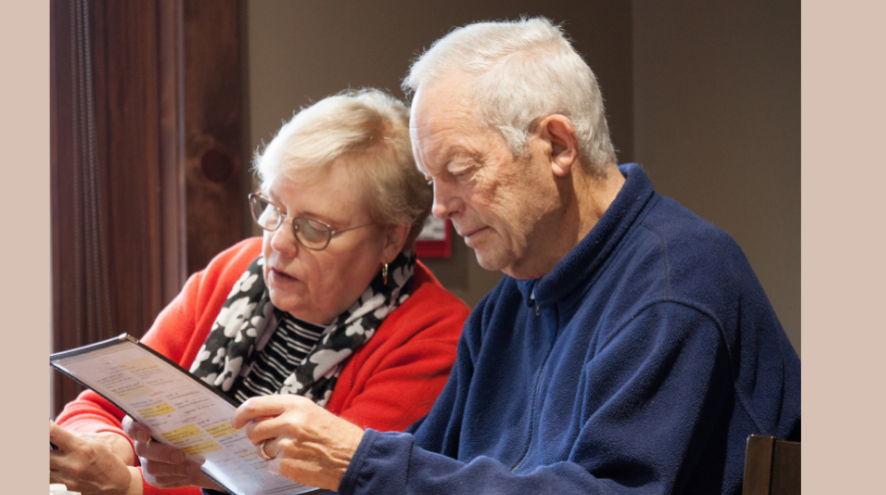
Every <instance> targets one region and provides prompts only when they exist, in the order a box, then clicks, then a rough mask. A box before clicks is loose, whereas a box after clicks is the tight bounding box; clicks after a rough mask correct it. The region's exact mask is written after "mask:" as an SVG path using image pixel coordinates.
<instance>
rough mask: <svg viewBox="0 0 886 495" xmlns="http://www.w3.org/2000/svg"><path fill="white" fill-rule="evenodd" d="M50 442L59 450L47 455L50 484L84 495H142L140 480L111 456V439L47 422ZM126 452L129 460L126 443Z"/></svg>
mask: <svg viewBox="0 0 886 495" xmlns="http://www.w3.org/2000/svg"><path fill="white" fill-rule="evenodd" d="M110 435H114V436H119V435H117V434H115V433H111V434H110ZM123 440H125V439H123ZM49 441H50V442H52V443H54V444H55V445H56V446H57V447H58V448H59V450H57V451H50V453H49V482H50V483H64V484H65V486H66V487H67V488H68V490H69V491H75V492H80V493H82V494H83V495H140V494H141V493H142V491H141V488H142V485H141V480H140V479H133V478H134V477H133V475H132V474H133V473H132V471H130V468H129V467H127V466H126V463H125V462H123V460H122V459H120V457H118V456H117V454H116V453H115V452H114V449H115V442H114V440H113V439H112V437H108V436H107V435H102V434H92V435H86V434H75V433H71V432H69V431H67V430H65V429H64V428H62V427H61V426H58V425H57V424H55V423H54V422H53V421H51V420H50V421H49ZM126 450H128V451H129V457H130V458H131V457H132V449H131V448H130V447H129V442H126ZM132 469H133V470H135V468H132ZM136 472H137V471H136ZM136 478H137V477H136ZM133 490H135V491H133Z"/></svg>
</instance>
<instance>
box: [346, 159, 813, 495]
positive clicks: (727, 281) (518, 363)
mask: <svg viewBox="0 0 886 495" xmlns="http://www.w3.org/2000/svg"><path fill="white" fill-rule="evenodd" d="M620 170H621V171H622V173H623V174H624V175H625V176H626V178H627V180H626V182H625V185H624V187H623V188H622V190H621V191H620V192H619V194H618V197H617V198H616V199H615V201H614V202H613V203H612V205H611V206H610V207H609V209H608V210H607V211H606V213H605V214H604V216H603V218H602V219H601V220H600V222H599V223H598V224H597V225H596V226H594V228H593V229H592V230H591V232H590V233H589V234H588V235H587V237H585V239H584V240H582V241H581V243H580V244H579V245H578V246H576V247H575V248H574V249H573V250H572V251H571V252H570V253H569V254H568V255H567V256H566V257H565V258H563V259H562V260H561V261H560V262H559V264H557V266H556V267H555V268H554V269H553V270H552V271H551V272H550V273H548V274H547V275H545V276H544V277H542V278H540V279H537V280H525V281H518V280H515V279H513V278H510V277H504V279H503V280H502V281H501V283H499V285H498V286H497V287H496V288H495V289H494V290H493V291H492V292H491V293H490V294H489V295H487V296H486V297H485V298H484V299H483V300H482V301H481V302H480V303H479V305H478V306H477V307H476V308H475V309H474V311H473V313H472V314H471V317H470V319H469V320H468V322H467V323H466V325H465V330H464V333H463V335H462V338H461V341H460V344H459V348H458V357H457V359H456V363H455V367H454V368H453V371H452V375H451V376H450V379H449V382H448V384H447V385H446V388H445V389H444V391H443V393H442V395H441V396H440V397H439V398H438V400H437V402H436V403H435V405H434V407H433V409H432V410H431V412H430V413H429V414H428V416H427V417H425V418H424V419H423V420H422V421H420V422H419V423H417V424H415V425H413V427H412V428H411V430H410V431H411V432H412V433H379V432H376V431H373V430H368V431H367V432H366V434H365V436H364V438H363V441H362V442H361V444H360V446H359V448H358V450H357V452H356V455H355V457H354V459H353V460H352V462H351V465H350V467H349V469H348V471H347V473H346V474H345V477H344V479H343V480H342V483H341V487H340V493H342V494H347V495H350V494H379V493H391V494H422V495H427V494H441V495H442V494H464V493H483V494H535V493H563V494H566V493H568V494H597V493H631V494H652V493H655V494H661V493H705V494H709V493H724V494H738V493H740V491H741V478H742V472H743V468H744V454H745V445H746V443H745V442H746V439H747V436H748V435H749V434H751V433H763V434H768V435H775V436H778V437H783V438H785V437H786V438H790V439H795V440H796V439H799V435H800V361H799V359H798V357H797V354H796V353H795V351H794V349H793V348H792V347H791V344H790V342H789V341H788V339H787V337H786V335H785V333H784V331H783V330H782V327H781V325H780V324H779V322H778V319H777V318H776V316H775V313H774V311H773V309H772V307H771V305H770V304H769V301H768V299H767V298H766V295H765V294H764V292H763V289H762V287H761V286H760V284H759V282H758V281H757V278H756V276H755V275H754V273H753V271H752V270H751V267H750V265H749V264H748V261H747V259H746V258H745V256H744V254H743V253H742V251H741V249H740V248H739V247H738V245H737V244H736V243H735V241H733V240H732V239H731V238H730V237H729V236H728V235H727V234H726V233H725V232H723V231H722V230H720V229H718V228H716V227H714V226H713V225H711V224H709V223H707V222H705V221H704V220H702V219H700V218H699V217H697V216H696V215H694V214H693V213H691V212H690V211H688V210H687V209H685V208H683V207H681V206H680V205H679V204H677V203H676V202H675V201H673V200H671V199H668V198H664V197H661V196H659V195H658V194H657V193H656V192H654V190H653V187H652V184H651V182H650V181H649V179H648V178H647V177H646V175H645V173H644V172H643V170H642V169H641V168H640V167H639V166H638V165H636V164H628V165H624V166H622V167H620Z"/></svg>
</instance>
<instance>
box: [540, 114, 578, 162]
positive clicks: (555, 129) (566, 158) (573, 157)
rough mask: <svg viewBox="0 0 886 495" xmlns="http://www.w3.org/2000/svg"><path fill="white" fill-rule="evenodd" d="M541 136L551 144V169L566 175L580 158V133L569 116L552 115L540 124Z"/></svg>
mask: <svg viewBox="0 0 886 495" xmlns="http://www.w3.org/2000/svg"><path fill="white" fill-rule="evenodd" d="M538 132H539V136H540V137H541V138H542V139H544V140H546V141H548V142H549V143H550V144H551V156H550V160H551V171H552V172H553V173H554V175H556V176H558V177H564V176H566V175H568V174H569V172H570V171H571V170H572V166H573V165H574V164H575V162H576V161H577V160H578V135H577V134H576V133H575V126H574V125H572V121H571V120H570V119H569V117H565V116H563V115H550V116H548V117H545V119H544V120H542V121H541V123H540V124H539V126H538Z"/></svg>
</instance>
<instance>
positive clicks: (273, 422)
mask: <svg viewBox="0 0 886 495" xmlns="http://www.w3.org/2000/svg"><path fill="white" fill-rule="evenodd" d="M290 419H291V418H290ZM290 426H291V425H290V422H289V421H287V420H286V419H284V418H269V419H265V418H257V419H255V420H253V421H252V422H250V423H249V424H247V425H246V438H248V439H249V441H250V442H252V445H258V444H259V443H261V442H265V441H268V440H272V439H274V438H277V437H280V436H283V435H285V434H286V433H287V429H288V428H289V427H290Z"/></svg>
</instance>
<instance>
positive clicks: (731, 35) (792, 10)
mask: <svg viewBox="0 0 886 495" xmlns="http://www.w3.org/2000/svg"><path fill="white" fill-rule="evenodd" d="M633 17H634V130H635V134H634V151H635V155H636V159H637V161H639V162H640V163H641V164H643V166H644V168H645V169H646V171H647V172H648V174H649V176H650V178H651V179H652V181H653V183H654V184H655V188H656V189H657V190H658V192H660V193H661V194H663V195H666V196H671V197H673V198H675V199H676V200H677V201H679V202H680V203H682V204H683V205H684V206H686V207H688V208H689V209H691V210H692V211H694V212H695V213H697V214H698V215H700V216H702V217H703V218H705V219H706V220H708V221H710V222H712V223H713V224H715V225H717V226H718V227H721V228H723V229H724V230H726V232H728V233H729V234H730V235H732V237H733V238H735V240H736V241H738V243H739V245H740V246H741V247H742V249H743V250H744V252H745V254H746V255H747V257H748V259H749V260H750V262H751V265H752V266H753V268H754V270H755V271H756V273H757V277H758V278H759V279H760V281H761V283H762V284H763V288H764V289H765V290H766V294H767V295H768V296H769V299H770V301H771V302H772V305H773V307H774V308H775V311H776V313H777V314H778V317H779V320H781V323H782V326H784V328H785V331H786V332H787V333H788V336H789V337H790V339H791V342H792V343H793V344H794V348H795V349H797V352H798V353H799V352H800V2H799V0H790V1H780V2H768V1H763V0H753V1H741V2H721V1H718V2H688V1H668V2H660V1H655V0H635V1H634V11H633Z"/></svg>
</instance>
